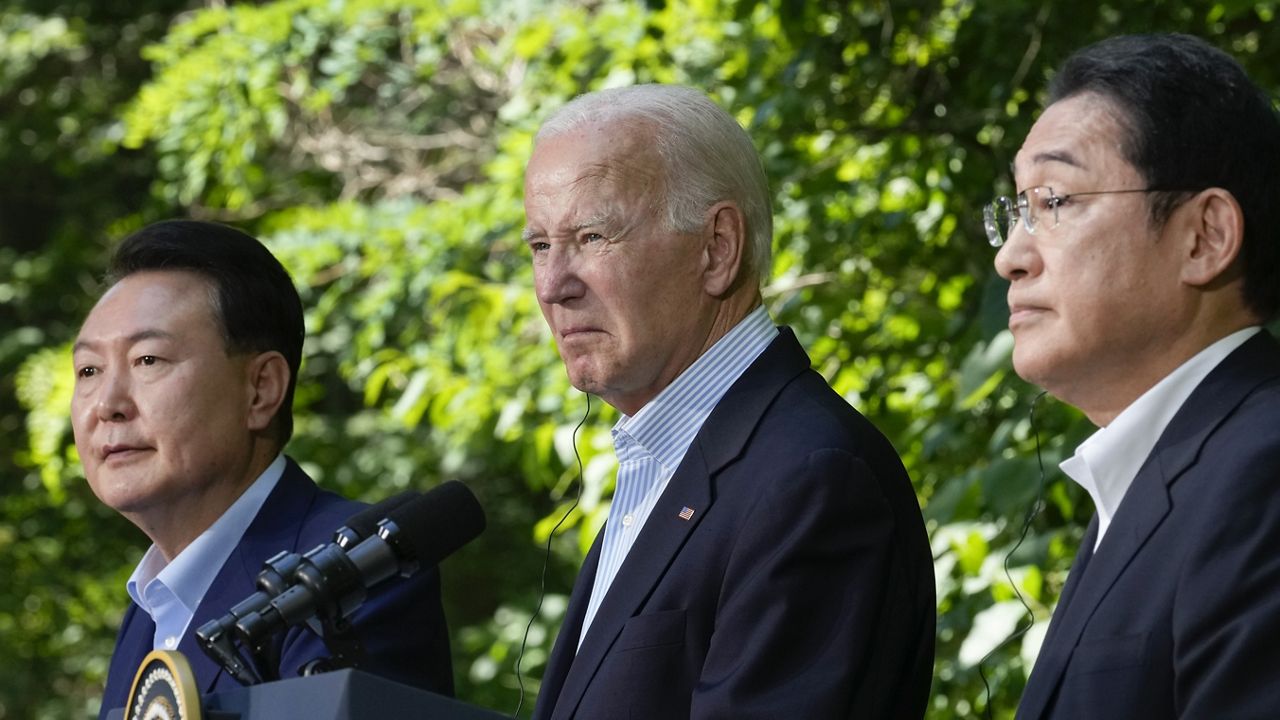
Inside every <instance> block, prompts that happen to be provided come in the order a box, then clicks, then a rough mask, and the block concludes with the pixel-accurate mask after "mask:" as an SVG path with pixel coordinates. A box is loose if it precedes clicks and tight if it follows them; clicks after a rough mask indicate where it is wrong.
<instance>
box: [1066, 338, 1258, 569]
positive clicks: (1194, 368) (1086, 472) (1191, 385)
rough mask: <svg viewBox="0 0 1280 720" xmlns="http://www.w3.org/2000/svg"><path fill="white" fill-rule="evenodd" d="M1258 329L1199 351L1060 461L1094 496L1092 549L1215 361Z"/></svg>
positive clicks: (1097, 544)
mask: <svg viewBox="0 0 1280 720" xmlns="http://www.w3.org/2000/svg"><path fill="white" fill-rule="evenodd" d="M1260 331H1261V328H1259V327H1257V326H1254V327H1248V328H1245V329H1243V330H1239V331H1237V332H1234V333H1232V334H1230V335H1228V336H1226V337H1224V338H1222V339H1221V340H1218V341H1217V342H1215V343H1213V344H1212V345H1210V346H1209V347H1207V348H1205V349H1204V350H1201V351H1200V352H1199V353H1197V354H1196V355H1194V356H1193V357H1192V358H1191V359H1190V360H1187V361H1186V362H1185V363H1183V364H1182V365H1180V366H1178V369H1177V370H1174V371H1173V372H1171V373H1169V374H1168V375H1166V376H1165V377H1164V379H1162V380H1161V381H1160V382H1158V383H1156V384H1155V385H1154V386H1153V387H1152V388H1151V389H1150V390H1148V391H1146V392H1145V393H1143V394H1142V396H1141V397H1139V398H1138V399H1137V400H1135V401H1133V403H1132V404H1131V405H1129V407H1127V408H1125V409H1124V410H1123V411H1122V412H1121V413H1120V414H1119V415H1117V416H1116V418H1115V420H1112V421H1111V424H1110V425H1107V426H1106V427H1103V428H1100V429H1099V430H1098V431H1097V432H1095V433H1094V434H1093V435H1090V436H1089V438H1088V439H1087V440H1085V441H1084V442H1083V443H1080V446H1079V447H1077V448H1076V452H1075V455H1072V456H1071V457H1069V458H1067V459H1066V460H1064V461H1062V463H1061V464H1060V465H1059V467H1060V468H1062V471H1063V472H1064V473H1066V474H1067V475H1068V476H1069V477H1070V478H1071V479H1072V480H1074V481H1075V482H1076V483H1077V484H1078V485H1080V486H1081V487H1083V488H1084V489H1085V490H1086V491H1087V492H1088V493H1089V497H1091V498H1093V505H1094V509H1095V511H1096V512H1097V514H1098V538H1097V540H1096V541H1095V542H1094V544H1093V549H1094V550H1095V551H1096V550H1097V549H1098V547H1099V546H1100V545H1101V544H1102V536H1103V535H1105V534H1106V532H1107V528H1108V527H1110V525H1111V519H1112V518H1113V517H1115V514H1116V510H1117V509H1119V507H1120V502H1121V501H1122V500H1124V496H1125V493H1126V492H1128V491H1129V486H1130V485H1132V484H1133V481H1134V478H1136V477H1137V476H1138V471H1139V470H1141V469H1142V465H1143V463H1145V462H1146V461H1147V456H1149V455H1150V454H1151V451H1152V450H1154V449H1155V446H1156V442H1157V441H1158V440H1159V439H1160V435H1161V434H1163V433H1164V429H1165V428H1166V427H1168V425H1169V422H1170V421H1171V420H1173V416H1174V415H1176V414H1177V412H1178V410H1179V408H1181V407H1182V404H1183V403H1185V402H1186V401H1187V398H1189V397H1191V393H1192V391H1194V390H1195V389H1196V387H1197V386H1198V385H1199V384H1200V383H1201V381H1203V380H1204V379H1205V377H1206V376H1208V375H1209V373H1210V372H1211V371H1212V370H1213V369H1214V368H1215V367H1217V366H1218V363H1220V362H1222V361H1223V360H1225V359H1226V357H1227V356H1228V355H1230V354H1231V353H1232V352H1234V351H1235V350H1236V348H1238V347H1240V346H1241V345H1243V344H1244V343H1245V341H1246V340H1248V339H1249V338H1251V337H1253V336H1254V335H1255V334H1257V333H1258V332H1260Z"/></svg>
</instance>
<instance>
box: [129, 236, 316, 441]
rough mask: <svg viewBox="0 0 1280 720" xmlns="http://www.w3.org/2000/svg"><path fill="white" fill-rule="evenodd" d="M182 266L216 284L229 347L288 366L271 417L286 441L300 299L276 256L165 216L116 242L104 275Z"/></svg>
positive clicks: (248, 239)
mask: <svg viewBox="0 0 1280 720" xmlns="http://www.w3.org/2000/svg"><path fill="white" fill-rule="evenodd" d="M149 270H183V271H187V272H192V273H195V274H197V275H200V276H202V277H204V278H207V279H208V280H209V281H210V282H211V283H212V285H213V293H212V295H213V297H212V298H211V302H212V304H213V310H214V315H215V317H216V318H217V320H218V322H219V323H220V324H221V326H222V327H221V330H222V336H223V339H224V340H225V342H226V346H227V351H228V352H237V353H238V352H266V351H269V350H274V351H276V352H279V353H280V354H281V355H283V356H284V359H285V362H286V363H288V365H289V387H288V389H287V390H286V392H285V397H284V402H283V403H281V405H280V409H279V410H278V411H277V412H276V416H275V418H274V420H273V423H274V425H275V430H276V432H275V434H276V437H277V439H278V440H279V441H280V445H281V446H282V447H283V446H284V444H285V443H286V442H288V441H289V438H290V437H292V435H293V391H294V388H295V387H296V386H297V382H298V369H299V367H300V366H301V365H302V340H303V337H304V335H305V334H306V330H305V328H304V325H303V320H302V300H301V298H299V297H298V291H297V289H296V288H295V287H294V286H293V279H292V278H290V277H289V272H288V271H287V270H285V269H284V266H283V265H281V264H280V261H279V260H276V258H275V256H274V255H272V254H271V252H270V251H269V250H267V248H266V247H265V246H263V244H262V243H261V242H259V241H258V240H257V239H255V238H253V237H252V236H250V235H247V234H245V233H243V232H241V231H239V230H236V229H235V228H232V227H228V226H226V225H218V224H216V223H208V222H200V221H196V220H166V221H164V222H158V223H155V224H153V225H148V226H147V227H145V228H143V229H141V230H139V231H137V232H135V233H133V234H132V235H130V236H129V237H127V238H125V240H124V242H122V243H121V244H120V246H119V247H118V248H116V251H115V254H114V255H113V256H112V258H111V262H110V264H109V266H108V270H107V276H106V280H107V282H108V283H109V284H112V285H113V284H115V283H117V282H119V281H120V280H122V279H124V278H126V277H128V276H130V275H133V274H134V273H139V272H145V271H149Z"/></svg>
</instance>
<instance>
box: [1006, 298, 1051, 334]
mask: <svg viewBox="0 0 1280 720" xmlns="http://www.w3.org/2000/svg"><path fill="white" fill-rule="evenodd" d="M1047 312H1049V308H1046V307H1042V306H1039V305H1026V304H1013V303H1010V304H1009V328H1010V329H1012V328H1013V326H1014V325H1020V324H1022V323H1026V322H1030V321H1032V320H1034V319H1035V318H1037V317H1039V316H1040V315H1043V314H1044V313H1047Z"/></svg>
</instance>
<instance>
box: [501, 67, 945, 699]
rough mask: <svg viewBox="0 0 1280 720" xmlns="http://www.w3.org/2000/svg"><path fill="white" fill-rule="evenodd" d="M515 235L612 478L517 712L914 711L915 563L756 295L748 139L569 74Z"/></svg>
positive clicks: (893, 485) (763, 262)
mask: <svg viewBox="0 0 1280 720" xmlns="http://www.w3.org/2000/svg"><path fill="white" fill-rule="evenodd" d="M524 202H525V213H526V216H527V227H526V229H525V232H524V237H525V240H526V242H527V243H528V245H529V248H530V250H531V252H532V255H533V267H534V278H535V285H536V290H537V296H538V302H539V305H540V306H541V308H542V312H543V315H544V317H545V318H546V320H547V324H548V325H549V326H550V327H551V330H552V333H553V335H554V337H555V341H556V343H557V346H558V348H559V351H560V356H561V359H562V360H563V361H564V364H565V367H566V369H567V370H568V374H569V379H570V381H571V382H572V383H573V385H574V386H575V387H577V388H578V389H580V390H582V391H584V392H588V393H592V394H595V395H598V396H600V397H601V398H602V399H604V401H605V402H607V403H609V404H610V405H612V406H613V407H615V408H616V409H617V410H618V411H619V412H620V413H621V414H622V417H621V419H620V420H619V421H618V423H617V424H616V425H615V426H614V428H613V431H612V432H613V439H614V446H615V450H616V452H617V456H618V477H617V484H616V490H615V493H614V497H613V504H612V505H611V507H610V510H609V518H608V521H607V522H606V524H605V527H604V529H603V531H602V532H601V533H600V535H599V536H598V537H597V538H596V541H595V544H594V545H593V546H592V548H591V551H590V552H589V553H588V555H587V558H586V561H585V562H584V564H583V568H582V572H581V574H580V575H579V577H578V581H577V583H576V584H575V586H574V590H573V595H572V597H571V599H570V602H569V608H568V611H567V614H566V617H565V622H564V625H563V627H562V628H561V632H560V636H559V638H558V639H557V641H556V645H555V649H554V650H553V652H552V654H551V657H550V659H549V661H548V665H547V669H546V672H545V673H544V677H543V684H542V690H541V693H540V695H539V697H538V704H537V708H536V710H535V712H534V717H535V718H555V719H556V720H562V719H567V718H572V717H578V718H616V717H635V718H664V719H673V718H719V717H734V718H781V717H798V718H799V717H802V718H811V719H812V718H844V717H859V718H879V717H883V718H904V717H917V718H918V717H921V716H922V715H923V714H924V709H925V704H926V702H927V699H928V692H929V683H930V675H931V670H932V662H933V642H934V592H933V565H932V560H931V556H930V553H929V545H928V538H927V537H926V535H925V532H924V525H923V522H922V520H921V516H920V509H919V505H918V503H917V501H916V497H915V493H914V492H913V490H912V487H911V483H910V481H909V480H908V478H907V474H906V471H905V470H904V469H903V467H902V463H901V461H900V460H899V459H898V456H897V454H896V453H895V452H894V450H893V448H892V446H890V444H889V443H888V441H887V440H885V438H884V437H883V436H882V435H881V434H880V433H879V432H878V431H877V430H876V429H875V428H874V427H873V426H872V425H871V423H869V422H868V421H867V420H866V418H864V417H862V416H861V415H859V414H858V413H857V412H856V411H854V410H853V409H852V408H850V407H849V405H848V404H847V403H846V402H845V401H844V400H843V399H842V398H841V397H840V396H839V395H837V394H836V393H835V392H834V391H833V390H832V389H831V388H830V387H829V386H828V385H827V383H826V381H825V380H823V378H822V377H821V376H820V375H818V374H817V373H815V372H813V371H812V370H811V369H810V363H809V358H808V356H807V355H806V354H805V352H804V350H803V349H802V348H801V346H800V344H799V343H798V342H797V341H796V339H795V336H794V335H793V334H792V333H791V331H790V330H788V329H786V328H777V327H775V326H774V324H773V323H772V321H771V320H770V318H769V315H768V313H767V312H766V310H765V308H764V307H763V305H762V304H761V297H760V285H761V283H762V282H763V281H764V280H766V279H767V277H768V274H769V253H770V245H771V242H772V220H771V213H770V202H769V190H768V183H767V182H766V180H765V177H764V171H763V169H762V168H761V165H760V160H759V157H758V156H757V154H756V151H755V148H754V146H753V145H752V143H751V140H750V138H749V137H748V136H747V134H746V133H745V132H744V131H743V130H742V128H741V127H739V126H738V124H737V123H736V122H735V121H734V120H733V118H732V117H730V116H729V115H728V114H727V113H726V112H725V111H724V110H722V109H720V108H719V107H717V106H716V105H715V104H714V103H712V102H711V101H710V100H708V99H707V98H706V96H704V95H703V94H702V93H700V92H698V91H696V90H692V89H689V88H681V87H671V86H655V85H650V86H640V87H631V88H622V89H616V90H607V91H603V92H598V93H592V94H589V95H585V96H583V97H580V98H578V99H577V100H575V101H573V102H572V103H570V104H569V105H567V106H565V107H564V108H563V109H562V110H560V111H559V112H558V113H557V114H556V115H555V116H554V117H552V118H551V119H550V120H549V121H547V123H546V124H545V125H544V126H543V128H542V130H541V131H540V132H539V133H538V136H537V139H536V143H535V148H534V151H533V156H532V158H531V159H530V160H529V165H528V168H527V170H526V175H525V198H524Z"/></svg>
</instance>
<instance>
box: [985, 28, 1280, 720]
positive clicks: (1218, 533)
mask: <svg viewBox="0 0 1280 720" xmlns="http://www.w3.org/2000/svg"><path fill="white" fill-rule="evenodd" d="M1014 175H1015V179H1016V182H1017V187H1018V189H1019V192H1018V195H1017V197H1016V198H1012V199H1010V198H999V199H997V200H996V202H994V203H993V204H992V205H991V206H990V207H988V208H987V211H986V214H985V220H986V229H987V235H988V238H989V239H990V241H991V244H992V245H995V246H997V247H999V248H1000V250H999V252H998V254H997V255H996V260H995V265H996V269H997V271H998V272H999V273H1000V275H1001V276H1002V277H1004V278H1006V279H1007V280H1009V283H1010V284H1009V297H1008V300H1009V311H1010V316H1009V329H1010V331H1011V332H1012V333H1013V336H1014V340H1015V348H1014V354H1013V364H1014V368H1015V369H1016V370H1017V372H1018V374H1019V375H1020V376H1022V377H1023V378H1024V379H1026V380H1028V381H1030V382H1033V383H1036V384H1038V385H1040V386H1042V387H1044V388H1045V389H1046V390H1048V391H1049V392H1050V393H1052V394H1053V395H1054V396H1055V397H1057V398H1059V399H1061V400H1063V401H1065V402H1068V403H1070V404H1072V405H1074V406H1076V407H1078V408H1080V409H1081V410H1082V411H1083V412H1084V413H1085V415H1086V416H1088V417H1089V419H1090V420H1091V421H1093V422H1094V423H1095V424H1096V425H1098V426H1099V428H1100V429H1099V430H1098V432H1097V433H1096V434H1094V435H1093V436H1091V437H1090V438H1089V439H1088V440H1086V441H1085V442H1084V443H1083V444H1082V445H1081V446H1080V447H1079V448H1078V449H1077V450H1076V453H1075V455H1074V456H1073V457H1071V458H1070V459H1068V460H1067V461H1065V462H1064V463H1063V464H1062V469H1063V471H1064V472H1066V473H1067V474H1068V475H1069V476H1070V477H1071V478H1072V479H1073V480H1075V481H1076V482H1077V483H1079V484H1080V485H1081V486H1083V487H1084V488H1085V489H1086V490H1087V491H1088V493H1089V495H1090V496H1091V497H1092V498H1093V501H1094V505H1095V508H1096V515H1095V517H1094V519H1093V521H1092V522H1090V524H1089V528H1088V530H1087V531H1086V533H1085V536H1084V540H1083V542H1082V544H1081V547H1080V550H1079V554H1078V555H1077V557H1076V561H1075V564H1074V566H1073V568H1072V571H1071V575H1070V577H1069V579H1068V581H1067V584H1066V587H1065V588H1064V589H1063V592H1062V597H1061V600H1060V602H1059V604H1058V607H1057V609H1056V611H1055V612H1054V616H1053V621H1052V623H1051V624H1050V626H1049V631H1048V633H1047V635H1046V637H1045V640H1044V644H1043V646H1042V648H1041V651H1040V656H1039V659H1038V660H1037V661H1036V664H1035V668H1034V671H1033V672H1032V674H1031V677H1030V679H1029V681H1028V684H1027V689H1026V693H1025V694H1024V696H1023V698H1022V703H1021V706H1020V707H1019V710H1018V717H1019V718H1021V719H1026V720H1030V719H1037V718H1135V717H1144V718H1160V717H1222V718H1260V717H1269V718H1270V717H1276V713H1278V712H1280V345H1277V343H1276V341H1275V339H1273V338H1272V337H1271V335H1270V334H1269V333H1267V332H1266V331H1264V330H1262V329H1261V328H1260V326H1261V325H1262V324H1264V323H1266V322H1268V321H1270V320H1271V319H1273V318H1274V317H1275V316H1276V310H1277V306H1280V278H1278V277H1277V266H1278V264H1280V239H1278V238H1277V232H1278V231H1280V120H1278V119H1277V115H1276V112H1275V111H1274V109H1273V107H1272V104H1271V102H1270V101H1269V99H1268V98H1267V97H1266V96H1265V95H1264V94H1263V93H1262V92H1261V91H1260V90H1259V89H1258V88H1257V87H1256V86H1255V85H1254V84H1253V83H1252V82H1251V81H1250V80H1249V79H1248V77H1246V76H1245V74H1244V71H1243V70H1242V69H1241V68H1240V66H1239V65H1238V64H1237V63H1236V62H1235V61H1234V60H1233V59H1231V58H1230V57H1229V56H1227V55H1226V54H1224V53H1222V52H1220V51H1218V50H1216V49H1214V48H1212V47H1210V46H1209V45H1208V44H1206V43H1204V42H1203V41H1200V40H1198V39H1195V38H1191V37H1187V36H1181V35H1147V36H1131V37H1118V38H1113V39H1110V40H1106V41H1104V42H1101V43H1098V44H1096V45H1093V46H1090V47H1088V48H1085V49H1084V50H1082V51H1080V52H1078V53H1077V54H1076V55H1074V56H1073V57H1071V58H1070V59H1069V60H1068V61H1067V62H1066V65H1065V66H1064V67H1063V68H1062V70H1061V72H1059V73H1058V75H1057V76H1056V77H1055V79H1054V81H1053V83H1052V84H1051V86H1050V90H1049V106H1048V108H1047V109H1046V110H1045V111H1044V113H1043V114H1042V115H1041V116H1040V118H1039V120H1038V121H1037V122H1036V123H1035V125H1034V126H1033V127H1032V129H1031V132H1030V134H1028V136H1027V138H1026V141H1025V142H1024V143H1023V145H1022V148H1021V150H1020V151H1019V152H1018V155H1017V157H1016V160H1015V163H1014Z"/></svg>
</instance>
